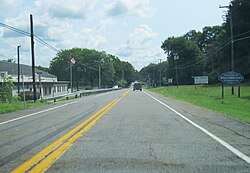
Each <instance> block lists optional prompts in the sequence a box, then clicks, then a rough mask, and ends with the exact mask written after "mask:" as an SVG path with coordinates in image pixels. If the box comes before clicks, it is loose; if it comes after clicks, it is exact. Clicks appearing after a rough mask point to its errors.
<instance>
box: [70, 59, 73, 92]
mask: <svg viewBox="0 0 250 173" xmlns="http://www.w3.org/2000/svg"><path fill="white" fill-rule="evenodd" d="M72 66H73V64H72V63H71V62H70V89H71V92H73V88H72V87H73V81H72V78H73V77H72V75H73V74H72Z"/></svg>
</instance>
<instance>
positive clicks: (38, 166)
mask: <svg viewBox="0 0 250 173" xmlns="http://www.w3.org/2000/svg"><path fill="white" fill-rule="evenodd" d="M128 93H129V91H127V92H125V93H124V94H122V96H121V97H120V98H117V99H115V100H113V101H112V102H110V103H109V104H107V105H106V106H105V107H103V108H102V109H100V110H99V111H98V112H96V113H95V114H93V115H92V116H90V117H89V118H88V119H87V120H85V121H84V122H82V123H81V124H79V125H78V126H76V127H75V128H74V129H72V130H71V131H70V132H68V133H67V134H66V135H64V136H62V137H61V138H59V139H58V140H56V141H55V142H53V143H52V144H50V145H49V146H48V147H46V148H44V149H43V150H41V151H40V152H39V153H37V154H36V155H34V156H33V157H32V158H31V159H29V160H27V161H26V162H24V163H23V164H21V165H20V166H18V167H17V168H16V169H14V170H13V171H11V172H12V173H20V172H35V173H37V172H45V171H46V170H47V169H49V168H50V166H51V165H52V164H53V163H54V162H55V161H56V160H57V159H58V158H59V157H60V156H61V155H62V154H63V153H64V152H66V151H67V150H68V149H69V148H70V147H71V146H72V145H73V143H74V142H76V140H77V139H78V138H80V137H81V136H83V135H84V134H85V133H86V132H87V131H88V130H90V129H91V128H92V127H93V126H94V125H95V123H96V122H97V121H98V120H99V119H100V118H101V117H102V116H104V115H105V114H106V113H108V111H109V110H110V109H111V108H113V107H114V106H115V105H116V104H117V103H118V102H119V101H120V100H121V99H122V98H123V97H125V96H126V95H127V94H128Z"/></svg>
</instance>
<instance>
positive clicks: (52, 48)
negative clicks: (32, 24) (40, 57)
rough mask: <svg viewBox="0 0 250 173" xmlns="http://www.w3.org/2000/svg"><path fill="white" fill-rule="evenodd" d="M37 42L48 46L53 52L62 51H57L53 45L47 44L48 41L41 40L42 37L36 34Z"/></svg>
mask: <svg viewBox="0 0 250 173" xmlns="http://www.w3.org/2000/svg"><path fill="white" fill-rule="evenodd" d="M34 37H35V40H37V41H38V42H40V43H41V44H43V45H44V46H47V47H48V48H50V49H51V50H54V51H56V52H59V51H60V50H58V49H56V48H55V47H53V46H52V45H51V44H49V43H47V42H46V41H44V40H43V39H41V38H40V37H38V36H36V35H35V34H34Z"/></svg>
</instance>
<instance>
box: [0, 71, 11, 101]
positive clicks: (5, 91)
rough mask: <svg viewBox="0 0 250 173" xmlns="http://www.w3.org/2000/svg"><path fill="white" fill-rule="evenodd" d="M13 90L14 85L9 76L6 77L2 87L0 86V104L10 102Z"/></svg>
mask: <svg viewBox="0 0 250 173" xmlns="http://www.w3.org/2000/svg"><path fill="white" fill-rule="evenodd" d="M13 88H14V84H13V81H12V78H11V76H6V77H5V78H4V80H3V82H2V86H0V99H1V101H2V102H9V103H11V102H12V90H13Z"/></svg>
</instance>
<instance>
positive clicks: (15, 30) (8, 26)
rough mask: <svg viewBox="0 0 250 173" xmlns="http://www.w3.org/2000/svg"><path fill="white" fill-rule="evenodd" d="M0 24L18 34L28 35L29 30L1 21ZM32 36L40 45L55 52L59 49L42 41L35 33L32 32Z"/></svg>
mask: <svg viewBox="0 0 250 173" xmlns="http://www.w3.org/2000/svg"><path fill="white" fill-rule="evenodd" d="M0 26H2V27H4V28H6V29H9V30H12V31H14V32H17V33H19V34H23V35H25V36H27V37H30V33H29V32H26V31H23V30H21V29H18V28H15V27H13V26H10V25H7V24H4V23H1V22H0ZM34 37H35V40H37V41H38V42H39V43H41V44H42V45H44V46H46V47H48V48H49V49H51V50H54V51H55V52H59V51H60V50H58V49H56V48H55V47H53V46H52V45H50V44H49V43H47V42H46V41H44V40H43V39H41V38H40V37H38V36H36V35H35V34H34Z"/></svg>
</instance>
